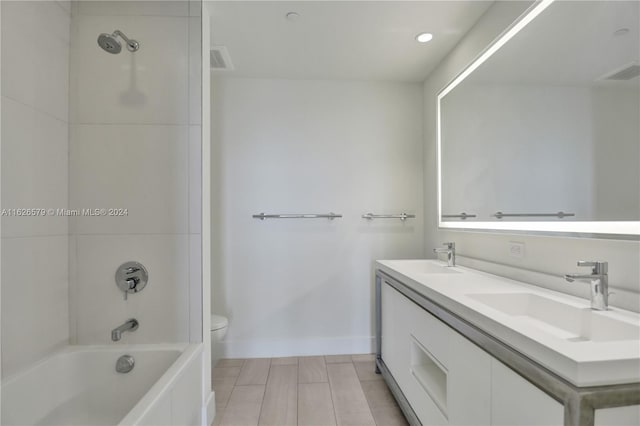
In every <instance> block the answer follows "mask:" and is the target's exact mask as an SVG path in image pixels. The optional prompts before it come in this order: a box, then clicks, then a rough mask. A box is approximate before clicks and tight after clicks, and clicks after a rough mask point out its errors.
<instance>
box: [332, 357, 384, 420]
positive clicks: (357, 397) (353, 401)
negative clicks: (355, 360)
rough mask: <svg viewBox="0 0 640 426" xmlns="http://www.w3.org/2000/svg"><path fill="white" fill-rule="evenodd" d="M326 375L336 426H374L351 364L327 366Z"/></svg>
mask: <svg viewBox="0 0 640 426" xmlns="http://www.w3.org/2000/svg"><path fill="white" fill-rule="evenodd" d="M327 373H328V375H329V384H330V386H331V397H332V399H333V407H334V409H335V413H336V421H337V423H338V425H339V426H342V425H345V426H346V425H358V426H365V425H370V426H373V425H375V421H374V420H373V415H372V414H371V410H370V409H369V404H368V403H367V399H366V397H365V395H364V392H363V390H362V387H361V386H360V380H359V379H358V375H357V373H356V369H355V367H354V366H353V364H328V365H327Z"/></svg>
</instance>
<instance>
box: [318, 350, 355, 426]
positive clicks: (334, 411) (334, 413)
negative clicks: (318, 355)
mask: <svg viewBox="0 0 640 426" xmlns="http://www.w3.org/2000/svg"><path fill="white" fill-rule="evenodd" d="M351 363H352V364H353V360H351ZM324 365H325V369H326V370H327V382H328V383H329V393H330V394H331V408H333V419H334V420H335V422H336V426H340V425H338V414H337V413H336V401H335V399H334V397H333V394H334V392H333V385H332V384H331V378H330V377H329V368H328V367H327V364H326V360H325V364H324ZM353 368H355V366H354V367H353Z"/></svg>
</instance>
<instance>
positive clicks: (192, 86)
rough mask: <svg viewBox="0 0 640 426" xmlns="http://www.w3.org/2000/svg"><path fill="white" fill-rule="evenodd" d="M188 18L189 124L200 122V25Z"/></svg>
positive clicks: (197, 21)
mask: <svg viewBox="0 0 640 426" xmlns="http://www.w3.org/2000/svg"><path fill="white" fill-rule="evenodd" d="M200 21H201V20H200V18H199V17H198V18H189V123H190V124H200V123H201V122H202V39H201V38H202V25H201V22H200Z"/></svg>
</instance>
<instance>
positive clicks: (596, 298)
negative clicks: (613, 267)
mask: <svg viewBox="0 0 640 426" xmlns="http://www.w3.org/2000/svg"><path fill="white" fill-rule="evenodd" d="M578 266H586V267H589V268H593V269H592V270H591V274H584V275H581V274H567V275H565V276H564V279H565V280H567V281H569V282H570V283H572V282H574V281H575V280H580V281H588V282H590V283H591V309H595V310H598V311H606V310H607V309H609V274H608V272H609V263H608V262H594V261H584V260H581V261H579V262H578Z"/></svg>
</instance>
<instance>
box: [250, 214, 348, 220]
mask: <svg viewBox="0 0 640 426" xmlns="http://www.w3.org/2000/svg"><path fill="white" fill-rule="evenodd" d="M252 217H253V218H254V219H260V220H265V219H322V218H324V219H329V220H333V219H335V218H337V217H342V215H341V214H336V213H333V212H330V213H321V214H265V213H260V214H254V215H253V216H252Z"/></svg>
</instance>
